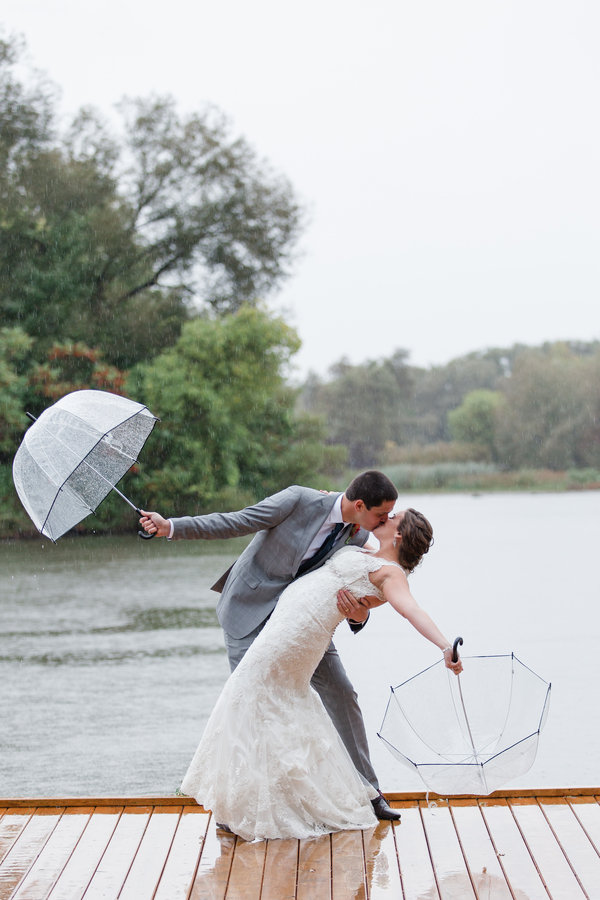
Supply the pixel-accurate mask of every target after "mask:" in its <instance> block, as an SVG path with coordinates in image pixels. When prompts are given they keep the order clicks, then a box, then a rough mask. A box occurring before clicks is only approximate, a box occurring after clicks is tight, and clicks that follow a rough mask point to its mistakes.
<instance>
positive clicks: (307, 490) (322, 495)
mask: <svg viewBox="0 0 600 900" xmlns="http://www.w3.org/2000/svg"><path fill="white" fill-rule="evenodd" d="M288 490H289V491H292V492H293V493H294V494H295V495H296V496H297V497H298V498H301V499H302V500H309V501H313V502H314V501H315V500H318V501H320V502H322V503H325V504H327V502H328V500H329V498H331V502H334V501H335V498H336V497H338V496H339V495H340V494H341V493H342V492H341V491H320V490H317V488H311V487H304V486H303V485H301V484H292V485H291V486H290V487H289V488H288Z"/></svg>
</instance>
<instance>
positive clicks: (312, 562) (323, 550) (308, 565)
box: [296, 522, 344, 578]
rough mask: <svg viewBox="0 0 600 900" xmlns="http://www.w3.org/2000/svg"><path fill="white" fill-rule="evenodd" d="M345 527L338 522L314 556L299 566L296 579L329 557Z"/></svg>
mask: <svg viewBox="0 0 600 900" xmlns="http://www.w3.org/2000/svg"><path fill="white" fill-rule="evenodd" d="M343 527H344V523H343V522H338V523H337V525H335V527H334V528H333V529H332V530H331V531H330V532H329V534H328V535H327V537H326V538H325V540H324V541H323V543H322V544H321V546H320V547H317V549H316V550H315V552H314V553H313V555H312V556H309V557H308V559H305V560H304V561H303V562H301V563H300V565H299V566H298V571H297V572H296V578H299V577H300V575H304V573H305V572H306V571H307V570H308V569H312V567H313V566H316V564H317V563H319V562H320V561H321V560H322V559H323V557H324V556H326V555H327V553H329V551H330V550H331V548H332V547H333V544H334V542H335V539H336V537H337V536H338V534H339V533H340V531H341V530H342V528H343Z"/></svg>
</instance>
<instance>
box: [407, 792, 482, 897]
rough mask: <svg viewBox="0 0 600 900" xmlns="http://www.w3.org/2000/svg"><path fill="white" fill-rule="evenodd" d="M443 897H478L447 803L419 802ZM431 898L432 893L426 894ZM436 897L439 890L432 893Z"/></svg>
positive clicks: (438, 884) (438, 886)
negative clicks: (429, 803)
mask: <svg viewBox="0 0 600 900" xmlns="http://www.w3.org/2000/svg"><path fill="white" fill-rule="evenodd" d="M419 808H420V810H421V815H422V817H423V826H424V828H425V834H426V837H427V843H428V845H429V852H430V853H431V858H432V860H433V865H434V868H435V873H436V880H437V888H438V891H439V895H440V898H441V900H457V898H460V900H475V894H474V891H473V886H472V884H471V879H470V878H469V873H468V869H467V866H466V863H465V859H464V856H463V854H462V850H461V847H460V843H459V841H458V836H457V834H456V829H455V828H454V823H453V821H452V816H451V815H450V810H449V808H448V806H447V805H446V804H444V805H442V804H440V805H439V806H437V807H429V806H427V804H426V803H422V802H420V803H419ZM425 896H426V897H428V895H427V894H426V895H425ZM431 896H432V897H435V893H433V892H432V894H431Z"/></svg>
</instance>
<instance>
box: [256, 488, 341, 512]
mask: <svg viewBox="0 0 600 900" xmlns="http://www.w3.org/2000/svg"><path fill="white" fill-rule="evenodd" d="M339 493H340V491H333V492H330V491H319V490H317V489H316V488H311V487H305V486H304V485H302V484H291V485H290V486H289V487H287V488H284V489H283V490H282V491H279V493H277V494H273V495H272V496H271V497H270V498H269V499H270V500H271V502H273V503H275V504H276V505H278V506H280V507H281V506H285V507H287V508H288V509H290V510H291V509H293V508H298V507H299V506H300V507H305V506H315V505H316V504H318V505H319V507H322V508H324V509H326V508H327V507H328V505H329V504H331V505H333V503H334V501H335V498H336V497H337V496H338V495H339Z"/></svg>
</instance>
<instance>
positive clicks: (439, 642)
mask: <svg viewBox="0 0 600 900" xmlns="http://www.w3.org/2000/svg"><path fill="white" fill-rule="evenodd" d="M381 589H382V591H383V596H384V597H385V599H386V600H387V602H388V603H389V604H390V606H393V608H394V609H395V610H396V612H398V613H400V615H401V616H404V618H405V619H407V620H408V621H409V622H410V624H411V625H412V626H413V628H416V630H417V631H418V632H419V634H422V635H423V637H424V638H427V640H428V641H431V643H432V644H435V645H436V647H439V648H440V650H441V651H442V652H443V654H444V662H445V663H446V668H448V669H452V671H453V672H454V673H455V674H456V675H458V674H459V673H460V672H462V662H461V661H460V659H458V660H457V661H456V662H452V646H451V643H450V641H449V640H448V639H447V638H446V637H445V636H444V635H443V634H442V632H441V631H440V629H439V628H438V627H437V625H436V624H435V622H434V621H433V619H432V618H431V616H430V615H429V614H428V613H426V612H425V610H424V609H421V607H420V606H419V604H418V603H417V601H416V600H415V598H414V597H413V595H412V594H411V592H410V590H409V587H408V581H407V579H406V575H404V573H403V572H400V571H399V570H397V569H396V570H394V571H393V572H391V573H390V574H389V575H387V574H386V575H385V576H384V578H383V580H382V584H381Z"/></svg>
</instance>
